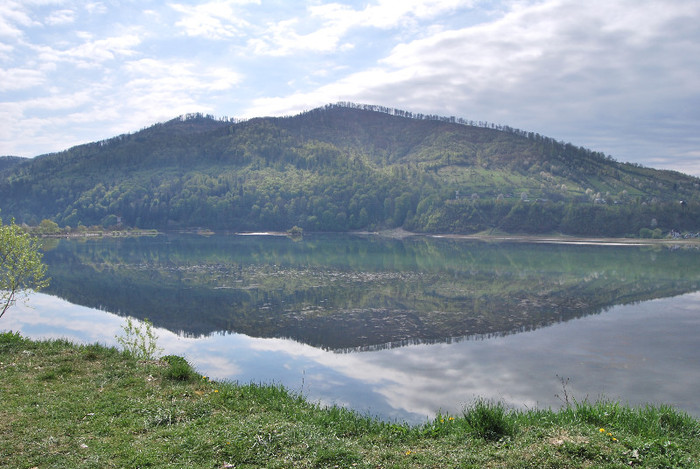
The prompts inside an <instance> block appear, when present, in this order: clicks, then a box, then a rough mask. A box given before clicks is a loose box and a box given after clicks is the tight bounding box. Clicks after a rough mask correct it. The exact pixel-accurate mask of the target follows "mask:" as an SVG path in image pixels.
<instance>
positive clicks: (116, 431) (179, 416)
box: [0, 333, 700, 468]
mask: <svg viewBox="0 0 700 469" xmlns="http://www.w3.org/2000/svg"><path fill="white" fill-rule="evenodd" d="M0 402H2V405H1V406H0V467H17V468H33V467H39V468H44V467H71V468H73V467H95V468H97V467H99V468H105V467H107V468H108V467H211V468H221V467H236V468H253V467H269V468H287V467H308V468H326V467H328V468H333V467H343V468H344V467H350V468H353V467H357V468H410V467H436V468H438V467H439V468H445V467H461V468H622V467H626V468H629V467H644V468H647V467H648V468H693V467H695V468H697V467H699V465H698V461H700V422H698V420H697V419H694V418H691V417H689V416H688V415H686V414H684V413H681V412H678V411H676V410H674V409H672V408H671V407H666V406H660V407H641V408H631V407H627V406H622V405H620V404H618V403H616V402H608V401H602V402H597V403H588V402H583V403H577V402H574V403H572V404H571V405H569V406H567V407H565V408H563V409H562V410H559V411H552V410H529V411H515V410H512V409H509V408H507V407H506V406H504V405H503V404H501V403H496V402H490V401H485V400H477V401H475V402H474V403H472V404H471V405H470V406H468V407H467V408H466V409H465V410H464V412H463V413H462V414H460V415H454V416H452V415H438V416H437V417H436V418H435V419H434V420H433V421H431V422H427V423H426V424H424V425H418V426H409V425H404V424H400V423H395V422H385V421H380V420H377V419H374V418H370V417H367V416H363V415H358V414H357V413H355V412H352V411H349V410H347V409H344V408H339V407H330V408H322V407H320V406H318V405H314V404H312V403H309V402H308V401H306V400H305V399H304V398H303V397H302V396H300V395H298V394H295V393H292V392H289V391H288V390H286V389H284V388H282V387H280V386H276V385H238V384H234V383H217V382H214V381H211V380H210V379H208V378H207V377H203V376H201V375H199V374H197V373H196V372H195V371H194V370H193V369H192V367H191V366H190V364H188V363H187V362H186V361H185V360H184V359H182V358H180V357H174V356H168V357H164V358H163V359H161V360H151V361H139V360H137V359H136V358H135V357H134V356H133V354H128V353H123V352H121V351H118V350H116V349H114V348H106V347H102V346H99V345H88V346H79V345H74V344H71V343H68V342H66V341H61V340H58V341H39V342H35V341H30V340H27V339H24V338H22V337H21V336H19V335H18V334H13V333H3V334H0Z"/></svg>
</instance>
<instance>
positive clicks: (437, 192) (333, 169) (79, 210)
mask: <svg viewBox="0 0 700 469" xmlns="http://www.w3.org/2000/svg"><path fill="white" fill-rule="evenodd" d="M0 216H2V217H3V218H4V219H7V218H9V217H14V218H15V220H16V221H17V222H18V223H27V224H30V225H36V224H38V223H39V222H40V221H42V220H43V219H50V220H53V221H55V222H56V223H58V224H59V225H61V226H71V227H76V226H79V225H85V226H90V225H102V226H115V225H122V226H130V227H140V228H157V229H186V228H195V227H200V228H209V229H213V230H231V231H249V230H287V229H290V228H292V227H293V226H298V227H301V228H303V229H305V230H308V231H352V230H376V229H384V228H395V227H402V228H405V229H407V230H411V231H420V232H446V233H474V232H482V231H490V232H494V231H504V232H519V233H533V234H535V233H553V232H558V233H565V234H573V235H598V236H625V235H632V236H640V235H641V236H661V235H663V234H665V233H667V232H668V231H670V230H677V231H693V232H694V231H699V230H700V179H698V178H696V177H691V176H688V175H685V174H681V173H678V172H674V171H662V170H654V169H650V168H644V167H641V166H638V165H634V164H628V163H620V162H617V161H615V160H613V159H612V158H610V157H606V156H605V155H603V154H602V153H598V152H594V151H591V150H588V149H585V148H581V147H577V146H574V145H572V144H570V143H563V142H558V141H555V140H554V139H551V138H548V137H544V136H541V135H539V134H536V133H532V132H526V131H521V130H517V129H513V128H510V127H502V126H495V125H491V124H488V123H485V122H472V121H464V120H462V119H456V118H454V117H439V116H432V115H422V114H413V113H410V112H406V111H400V110H395V109H390V108H384V107H379V106H368V105H358V104H352V103H340V104H335V105H328V106H325V107H323V108H318V109H314V110H312V111H308V112H305V113H302V114H299V115H296V116H292V117H278V118H272V117H263V118H254V119H249V120H245V121H232V120H228V119H216V118H214V117H212V116H204V115H201V114H193V115H187V116H182V117H180V118H177V119H173V120H171V121H169V122H166V123H162V124H156V125H154V126H152V127H149V128H146V129H144V130H141V131H139V132H136V133H133V134H128V135H120V136H117V137H114V138H111V139H109V140H105V141H101V142H95V143H90V144H86V145H80V146H76V147H73V148H71V149H68V150H66V151H62V152H59V153H53V154H49V155H43V156H38V157H36V158H32V159H24V158H17V157H1V158H0Z"/></svg>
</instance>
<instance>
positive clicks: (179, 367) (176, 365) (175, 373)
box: [163, 355, 197, 381]
mask: <svg viewBox="0 0 700 469" xmlns="http://www.w3.org/2000/svg"><path fill="white" fill-rule="evenodd" d="M163 361H165V362H166V363H167V364H168V366H167V368H166V369H165V372H164V373H163V374H164V376H165V377H166V378H167V379H171V380H173V381H194V380H195V379H197V373H195V371H194V370H193V369H192V367H191V366H190V364H189V363H187V360H185V359H184V358H182V357H178V356H177V355H168V356H165V357H163Z"/></svg>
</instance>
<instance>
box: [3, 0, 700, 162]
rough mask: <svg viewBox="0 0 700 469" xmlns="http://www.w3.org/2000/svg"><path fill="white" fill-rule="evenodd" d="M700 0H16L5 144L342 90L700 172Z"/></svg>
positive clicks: (272, 106)
mask: <svg viewBox="0 0 700 469" xmlns="http://www.w3.org/2000/svg"><path fill="white" fill-rule="evenodd" d="M698 24H700V1H697V0H586V1H580V0H503V1H499V0H362V1H349V0H348V1H346V0H338V1H325V0H307V1H290V0H270V1H267V0H209V1H199V2H197V1H188V0H172V1H167V0H166V1H155V0H134V1H130V0H102V1H93V0H87V1H78V0H3V1H2V2H0V155H16V156H26V157H32V156H36V155H39V154H44V153H49V152H55V151H60V150H64V149H67V148H69V147H71V146H74V145H77V144H81V143H87V142H92V141H97V140H102V139H106V138H110V137H113V136H116V135H119V134H123V133H129V132H134V131H138V130H140V129H142V128H144V127H148V126H150V125H152V124H155V123H157V122H164V121H167V120H170V119H172V118H175V117H177V116H179V115H182V114H186V113H193V112H202V113H205V114H211V115H214V116H216V117H231V118H234V117H235V118H250V117H257V116H282V115H294V114H297V113H299V112H302V111H305V110H309V109H313V108H316V107H319V106H323V105H325V104H328V103H336V102H339V101H351V102H355V103H363V104H375V105H381V106H387V107H393V108H398V109H402V110H406V111H411V112H414V113H423V114H436V115H441V116H455V117H461V118H464V119H468V120H474V121H488V122H493V123H496V124H501V125H508V126H511V127H515V128H519V129H522V130H526V131H532V132H537V133H540V134H542V135H545V136H548V137H551V138H554V139H556V140H561V141H565V142H571V143H573V144H575V145H578V146H583V147H586V148H590V149H592V150H594V151H599V152H603V153H604V154H606V155H610V156H612V157H613V158H614V159H616V160H617V161H622V162H631V163H638V164H641V165H644V166H649V167H653V168H659V169H673V170H676V171H681V172H684V173H687V174H691V175H695V176H700V28H699V27H698Z"/></svg>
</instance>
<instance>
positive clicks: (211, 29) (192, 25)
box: [169, 0, 260, 39]
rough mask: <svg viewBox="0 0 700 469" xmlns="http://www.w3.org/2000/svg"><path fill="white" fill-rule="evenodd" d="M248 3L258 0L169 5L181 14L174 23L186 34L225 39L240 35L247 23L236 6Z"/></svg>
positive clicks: (257, 2)
mask: <svg viewBox="0 0 700 469" xmlns="http://www.w3.org/2000/svg"><path fill="white" fill-rule="evenodd" d="M249 3H255V4H259V3H260V1H259V0H214V1H211V2H207V3H203V4H199V5H196V6H190V5H183V4H179V3H171V4H170V5H169V6H170V7H171V8H172V9H174V10H175V11H177V12H179V13H181V14H182V19H181V20H180V21H178V22H177V23H175V26H178V27H180V28H182V29H184V31H185V34H187V35H188V36H200V37H205V38H209V39H226V38H231V37H235V36H240V35H242V32H241V31H242V30H243V29H245V28H248V27H249V23H248V22H247V21H245V20H244V19H242V18H240V14H239V12H238V11H237V9H236V7H237V6H239V5H245V4H249Z"/></svg>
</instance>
